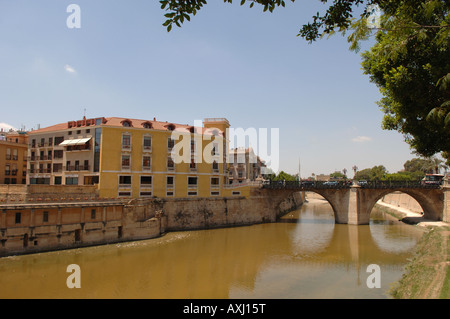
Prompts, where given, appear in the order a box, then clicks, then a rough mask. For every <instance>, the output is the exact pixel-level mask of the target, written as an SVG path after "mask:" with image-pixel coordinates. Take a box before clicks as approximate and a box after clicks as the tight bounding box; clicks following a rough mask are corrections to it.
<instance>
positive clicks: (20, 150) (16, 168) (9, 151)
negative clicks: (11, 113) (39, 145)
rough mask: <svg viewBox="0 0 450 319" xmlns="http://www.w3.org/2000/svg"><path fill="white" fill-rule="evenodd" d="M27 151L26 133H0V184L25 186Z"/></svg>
mask: <svg viewBox="0 0 450 319" xmlns="http://www.w3.org/2000/svg"><path fill="white" fill-rule="evenodd" d="M27 149H28V136H27V133H26V132H15V131H14V132H1V134H0V184H26V174H27Z"/></svg>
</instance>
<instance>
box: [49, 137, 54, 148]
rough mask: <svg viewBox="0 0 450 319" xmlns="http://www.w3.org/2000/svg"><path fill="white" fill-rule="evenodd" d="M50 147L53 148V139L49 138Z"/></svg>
mask: <svg viewBox="0 0 450 319" xmlns="http://www.w3.org/2000/svg"><path fill="white" fill-rule="evenodd" d="M48 146H53V137H49V138H48Z"/></svg>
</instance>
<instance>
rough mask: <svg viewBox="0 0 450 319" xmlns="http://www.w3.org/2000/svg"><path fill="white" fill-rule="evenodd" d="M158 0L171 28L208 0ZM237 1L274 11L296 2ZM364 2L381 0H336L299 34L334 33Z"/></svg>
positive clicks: (228, 0)
mask: <svg viewBox="0 0 450 319" xmlns="http://www.w3.org/2000/svg"><path fill="white" fill-rule="evenodd" d="M320 1H321V2H322V3H326V2H327V0H320ZM159 2H160V3H161V9H163V10H165V11H167V13H166V14H164V16H165V17H166V18H167V20H166V21H165V22H164V23H163V26H165V27H166V28H167V31H171V30H172V26H173V25H174V24H175V25H176V26H178V27H181V24H183V22H184V21H185V20H187V21H190V19H191V16H195V15H196V14H197V12H198V11H199V10H200V9H201V8H202V7H203V6H204V5H206V4H207V1H206V0H160V1H159ZM224 2H225V3H233V0H224ZM236 2H240V5H241V6H242V5H244V4H246V3H248V4H249V7H250V8H253V6H254V5H255V4H257V5H259V6H260V7H261V8H262V11H263V12H266V11H268V12H273V11H274V10H275V8H277V7H285V6H286V2H295V0H286V1H284V0H237V1H236ZM364 2H367V4H368V5H370V4H377V3H378V2H379V0H369V1H365V0H334V2H333V4H332V5H330V6H329V8H328V9H327V11H326V12H325V14H324V15H320V14H319V13H317V15H315V16H313V22H311V23H307V24H305V25H303V26H302V28H301V29H300V31H299V34H298V36H301V37H303V38H305V39H306V40H307V41H309V42H312V41H316V40H317V39H318V38H320V37H322V36H323V35H327V34H332V33H333V32H334V31H335V29H337V30H339V31H343V30H345V29H348V28H349V27H350V25H351V18H352V17H353V16H352V12H353V10H354V7H355V6H359V5H361V4H363V3H364ZM369 14H370V12H368V11H367V10H364V12H363V13H362V14H361V18H367V17H368V16H369Z"/></svg>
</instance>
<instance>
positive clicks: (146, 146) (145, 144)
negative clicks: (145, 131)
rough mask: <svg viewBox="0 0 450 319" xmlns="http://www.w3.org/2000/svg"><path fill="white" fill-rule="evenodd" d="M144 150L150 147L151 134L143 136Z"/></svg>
mask: <svg viewBox="0 0 450 319" xmlns="http://www.w3.org/2000/svg"><path fill="white" fill-rule="evenodd" d="M143 143H144V145H143V147H144V151H148V150H151V149H152V137H151V136H144V141H143Z"/></svg>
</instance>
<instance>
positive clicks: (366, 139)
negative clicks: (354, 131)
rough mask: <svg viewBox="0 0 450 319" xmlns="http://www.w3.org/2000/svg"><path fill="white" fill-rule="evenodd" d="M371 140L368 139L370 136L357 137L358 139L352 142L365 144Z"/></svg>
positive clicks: (355, 138)
mask: <svg viewBox="0 0 450 319" xmlns="http://www.w3.org/2000/svg"><path fill="white" fill-rule="evenodd" d="M371 140H372V138H371V137H368V136H357V137H354V138H352V141H353V142H356V143H364V142H369V141H371Z"/></svg>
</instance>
